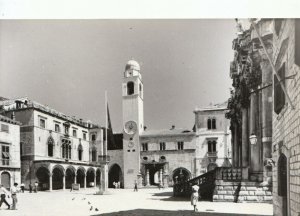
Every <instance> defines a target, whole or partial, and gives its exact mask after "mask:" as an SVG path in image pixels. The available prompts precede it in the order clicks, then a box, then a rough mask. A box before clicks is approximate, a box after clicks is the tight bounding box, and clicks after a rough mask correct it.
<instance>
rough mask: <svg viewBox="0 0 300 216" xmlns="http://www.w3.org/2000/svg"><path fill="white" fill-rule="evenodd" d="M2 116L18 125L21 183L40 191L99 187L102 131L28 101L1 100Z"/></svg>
mask: <svg viewBox="0 0 300 216" xmlns="http://www.w3.org/2000/svg"><path fill="white" fill-rule="evenodd" d="M1 108H2V110H4V111H3V114H4V115H6V116H7V117H8V116H12V115H13V116H15V119H16V120H18V121H19V122H21V124H22V125H21V128H20V134H19V136H17V137H18V139H19V140H20V141H19V143H20V145H21V146H20V148H19V149H21V176H22V179H21V181H22V182H23V183H25V186H26V188H28V187H29V184H33V183H34V182H38V183H39V188H40V190H50V191H51V190H54V189H68V188H71V186H72V184H79V185H80V187H81V188H85V187H95V186H96V185H99V184H100V178H103V175H102V176H101V172H102V173H103V170H102V169H103V167H101V166H100V165H99V163H98V162H99V161H98V160H101V157H100V158H99V157H98V156H99V155H103V128H101V127H99V126H97V125H93V124H91V123H90V122H83V121H82V120H81V119H76V118H75V117H69V116H66V115H65V114H63V113H60V112H58V111H56V110H54V109H51V108H49V107H48V106H45V105H42V104H40V103H37V102H35V101H31V100H28V98H21V99H17V100H6V101H2V103H1Z"/></svg>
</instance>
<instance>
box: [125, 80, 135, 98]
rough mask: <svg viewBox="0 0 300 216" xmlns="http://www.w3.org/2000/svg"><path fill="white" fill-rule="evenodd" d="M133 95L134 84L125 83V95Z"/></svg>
mask: <svg viewBox="0 0 300 216" xmlns="http://www.w3.org/2000/svg"><path fill="white" fill-rule="evenodd" d="M133 94H134V83H133V82H128V83H127V95H133Z"/></svg>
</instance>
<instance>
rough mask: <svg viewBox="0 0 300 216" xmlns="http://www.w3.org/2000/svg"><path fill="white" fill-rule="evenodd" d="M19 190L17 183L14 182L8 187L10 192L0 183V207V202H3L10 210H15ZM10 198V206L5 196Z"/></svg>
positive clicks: (0, 203)
mask: <svg viewBox="0 0 300 216" xmlns="http://www.w3.org/2000/svg"><path fill="white" fill-rule="evenodd" d="M19 191H20V189H19V188H18V183H14V185H13V186H12V187H11V188H10V192H9V191H8V190H7V189H6V188H5V187H4V186H3V185H1V186H0V198H1V200H0V207H1V205H2V203H5V204H6V205H7V207H8V209H11V210H16V209H17V208H16V207H17V202H18V199H17V193H18V192H19ZM10 196H11V198H12V206H11V208H10V205H9V204H8V202H7V200H6V197H7V198H10Z"/></svg>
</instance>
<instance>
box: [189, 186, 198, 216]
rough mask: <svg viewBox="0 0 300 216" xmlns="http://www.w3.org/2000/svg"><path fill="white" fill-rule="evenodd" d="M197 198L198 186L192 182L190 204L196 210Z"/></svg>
mask: <svg viewBox="0 0 300 216" xmlns="http://www.w3.org/2000/svg"><path fill="white" fill-rule="evenodd" d="M198 199H199V186H198V185H197V184H194V185H193V186H192V195H191V205H192V206H194V211H195V212H197V211H198V209H197V203H198Z"/></svg>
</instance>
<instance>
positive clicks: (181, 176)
mask: <svg viewBox="0 0 300 216" xmlns="http://www.w3.org/2000/svg"><path fill="white" fill-rule="evenodd" d="M190 177H191V172H190V171H189V170H188V169H186V168H184V167H178V168H176V169H175V170H173V173H172V179H173V182H174V183H177V182H183V181H187V180H188V179H190Z"/></svg>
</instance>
